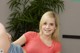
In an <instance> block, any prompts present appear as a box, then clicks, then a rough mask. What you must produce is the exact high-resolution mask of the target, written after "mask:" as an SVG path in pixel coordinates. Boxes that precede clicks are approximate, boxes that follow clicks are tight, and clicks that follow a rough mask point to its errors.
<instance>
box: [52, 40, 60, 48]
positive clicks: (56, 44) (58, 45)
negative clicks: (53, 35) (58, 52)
mask: <svg viewBox="0 0 80 53" xmlns="http://www.w3.org/2000/svg"><path fill="white" fill-rule="evenodd" d="M53 44H54V45H55V47H58V48H61V43H60V42H58V41H53Z"/></svg>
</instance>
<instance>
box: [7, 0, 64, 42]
mask: <svg viewBox="0 0 80 53" xmlns="http://www.w3.org/2000/svg"><path fill="white" fill-rule="evenodd" d="M8 4H10V6H9V8H10V10H11V14H10V16H9V22H8V24H9V26H8V27H7V28H8V29H9V30H10V32H14V35H12V37H13V41H14V40H16V39H17V38H19V37H20V36H21V35H22V34H23V33H24V32H26V31H30V30H31V31H38V28H39V20H40V18H41V16H42V14H43V13H44V12H46V11H49V10H53V11H55V12H57V13H59V12H60V11H63V9H64V3H63V1H62V0H10V1H9V2H8Z"/></svg>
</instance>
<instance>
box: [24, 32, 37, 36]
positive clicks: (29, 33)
mask: <svg viewBox="0 0 80 53" xmlns="http://www.w3.org/2000/svg"><path fill="white" fill-rule="evenodd" d="M36 34H37V32H34V31H28V32H26V33H24V35H36Z"/></svg>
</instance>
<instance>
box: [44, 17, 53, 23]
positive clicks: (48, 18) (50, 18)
mask: <svg viewBox="0 0 80 53" xmlns="http://www.w3.org/2000/svg"><path fill="white" fill-rule="evenodd" d="M43 22H50V23H54V22H55V18H54V17H50V16H45V17H43Z"/></svg>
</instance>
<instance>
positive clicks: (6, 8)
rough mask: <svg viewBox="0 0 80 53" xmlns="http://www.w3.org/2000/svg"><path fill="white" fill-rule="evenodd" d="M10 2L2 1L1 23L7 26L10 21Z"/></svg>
mask: <svg viewBox="0 0 80 53" xmlns="http://www.w3.org/2000/svg"><path fill="white" fill-rule="evenodd" d="M8 1H9V0H0V22H2V23H3V24H4V25H5V26H6V25H7V24H6V22H7V21H8V19H7V18H8V17H9V14H10V10H9V5H8V4H7V2H8Z"/></svg>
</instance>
